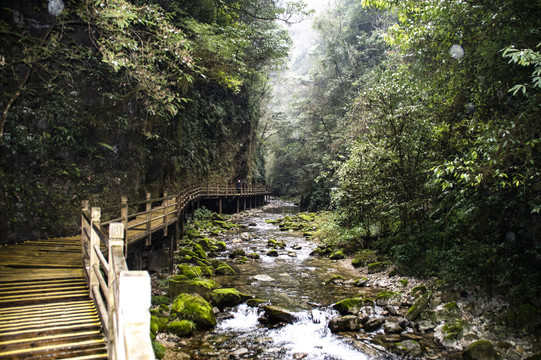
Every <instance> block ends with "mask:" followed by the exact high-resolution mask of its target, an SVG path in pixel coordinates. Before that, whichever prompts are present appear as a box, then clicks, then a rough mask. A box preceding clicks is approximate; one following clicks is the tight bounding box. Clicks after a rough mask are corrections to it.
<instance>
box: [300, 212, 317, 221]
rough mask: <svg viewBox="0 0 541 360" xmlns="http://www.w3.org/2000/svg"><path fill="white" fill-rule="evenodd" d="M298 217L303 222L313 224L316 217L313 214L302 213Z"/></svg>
mask: <svg viewBox="0 0 541 360" xmlns="http://www.w3.org/2000/svg"><path fill="white" fill-rule="evenodd" d="M297 217H298V218H299V219H301V220H302V221H306V222H312V221H314V220H315V216H314V215H313V214H306V213H301V214H298V215H297Z"/></svg>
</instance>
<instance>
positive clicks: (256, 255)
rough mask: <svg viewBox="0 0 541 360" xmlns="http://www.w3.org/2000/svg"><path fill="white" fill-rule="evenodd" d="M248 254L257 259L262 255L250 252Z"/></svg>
mask: <svg viewBox="0 0 541 360" xmlns="http://www.w3.org/2000/svg"><path fill="white" fill-rule="evenodd" d="M246 256H247V257H249V258H250V259H254V260H257V259H259V258H260V257H261V256H260V255H259V254H258V253H249V254H248V255H246Z"/></svg>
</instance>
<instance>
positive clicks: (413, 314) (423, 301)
mask: <svg viewBox="0 0 541 360" xmlns="http://www.w3.org/2000/svg"><path fill="white" fill-rule="evenodd" d="M431 298H432V293H430V292H429V293H426V294H423V295H422V296H421V297H420V298H418V299H417V300H415V302H414V303H413V305H412V306H411V307H410V308H409V309H408V312H407V313H406V319H408V320H409V321H413V320H415V319H417V317H418V316H419V314H421V312H422V311H423V310H425V309H426V308H427V307H428V304H429V303H430V299H431Z"/></svg>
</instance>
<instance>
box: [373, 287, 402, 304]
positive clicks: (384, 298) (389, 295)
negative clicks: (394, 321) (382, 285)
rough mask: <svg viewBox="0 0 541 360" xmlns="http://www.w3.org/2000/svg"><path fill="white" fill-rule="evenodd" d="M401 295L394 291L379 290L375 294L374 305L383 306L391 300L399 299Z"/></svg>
mask: <svg viewBox="0 0 541 360" xmlns="http://www.w3.org/2000/svg"><path fill="white" fill-rule="evenodd" d="M400 297H401V295H400V294H399V293H397V292H394V291H387V290H386V291H380V292H379V293H378V294H377V295H376V305H378V306H385V305H388V304H389V303H391V302H393V301H398V300H400Z"/></svg>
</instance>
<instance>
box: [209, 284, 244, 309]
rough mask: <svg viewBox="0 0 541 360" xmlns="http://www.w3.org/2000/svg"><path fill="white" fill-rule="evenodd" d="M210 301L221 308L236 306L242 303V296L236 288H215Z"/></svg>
mask: <svg viewBox="0 0 541 360" xmlns="http://www.w3.org/2000/svg"><path fill="white" fill-rule="evenodd" d="M211 298H212V303H213V304H214V305H216V306H217V307H218V308H220V309H221V310H223V309H224V308H225V307H229V306H236V305H239V304H240V303H242V297H241V295H240V292H239V291H238V290H237V289H233V288H226V289H216V290H214V291H213V292H212V295H211Z"/></svg>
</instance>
